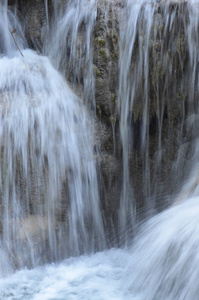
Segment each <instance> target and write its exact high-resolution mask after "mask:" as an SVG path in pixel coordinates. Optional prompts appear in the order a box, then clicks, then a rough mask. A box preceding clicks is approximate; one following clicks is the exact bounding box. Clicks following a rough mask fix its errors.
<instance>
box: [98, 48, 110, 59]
mask: <svg viewBox="0 0 199 300" xmlns="http://www.w3.org/2000/svg"><path fill="white" fill-rule="evenodd" d="M99 52H100V54H101V56H102V57H103V59H104V60H107V59H108V56H107V53H106V50H105V49H100V51H99Z"/></svg>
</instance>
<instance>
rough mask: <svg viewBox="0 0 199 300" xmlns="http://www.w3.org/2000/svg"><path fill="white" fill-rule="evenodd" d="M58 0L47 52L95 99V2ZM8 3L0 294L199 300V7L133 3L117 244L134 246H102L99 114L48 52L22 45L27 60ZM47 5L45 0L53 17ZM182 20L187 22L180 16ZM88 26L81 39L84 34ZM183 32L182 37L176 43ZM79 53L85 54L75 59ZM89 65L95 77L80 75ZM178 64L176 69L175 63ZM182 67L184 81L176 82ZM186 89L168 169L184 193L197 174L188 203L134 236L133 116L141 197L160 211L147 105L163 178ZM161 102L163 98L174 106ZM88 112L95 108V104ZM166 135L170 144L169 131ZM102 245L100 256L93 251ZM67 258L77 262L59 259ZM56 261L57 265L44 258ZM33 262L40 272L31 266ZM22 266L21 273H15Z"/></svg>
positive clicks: (125, 30) (1, 77)
mask: <svg viewBox="0 0 199 300" xmlns="http://www.w3.org/2000/svg"><path fill="white" fill-rule="evenodd" d="M52 3H53V4H54V9H55V18H58V19H59V20H57V23H56V19H55V20H54V25H53V28H51V29H50V30H52V31H51V34H52V32H53V36H54V37H55V41H56V42H54V44H53V42H52V43H50V47H49V48H48V47H46V48H45V53H47V54H49V57H50V59H51V60H52V63H53V64H54V65H55V66H56V67H57V69H60V70H61V71H62V73H64V69H65V67H64V66H63V65H62V63H64V64H66V65H67V66H68V67H69V68H75V70H74V72H73V74H75V76H74V78H73V80H71V81H72V82H73V87H75V88H76V87H77V86H78V84H82V80H83V81H84V84H83V85H84V88H85V90H84V91H83V93H81V94H82V95H84V97H85V100H86V102H87V104H89V101H90V99H91V98H92V93H93V90H94V81H93V80H94V79H93V74H92V72H91V70H92V69H93V67H92V66H91V64H92V45H91V33H92V30H93V26H94V22H95V19H96V6H95V5H96V2H95V1H88V2H87V1H83V0H82V1H73V2H72V1H68V3H67V5H66V6H63V5H62V3H61V2H60V1H57V2H56V1H53V2H52ZM86 3H87V5H88V6H86ZM3 4H4V6H3V9H0V116H1V118H0V122H1V129H0V149H1V151H0V155H1V156H0V160H1V171H0V187H1V189H0V199H1V200H0V201H1V202H0V216H1V219H0V234H1V238H0V299H2V300H4V299H6V300H7V299H8V300H9V299H10V300H13V299H24V300H26V299H27V300H40V299H42V300H45V299H46V300H50V299H62V300H65V299H81V300H83V299H85V300H88V299H92V300H95V299H96V300H99V299H103V300H106V299H107V300H110V299H114V300H115V299H118V300H121V299H125V300H128V299H129V300H130V299H131V300H132V299H135V300H155V299H162V300H166V299H168V300H176V299H179V300H190V299H197V298H198V297H199V291H198V278H199V274H198V268H197V265H198V263H199V261H198V260H199V257H198V247H199V245H198V244H199V243H198V234H197V231H198V226H199V220H198V201H199V199H198V195H199V191H198V134H197V132H196V131H197V130H196V129H195V126H196V128H199V127H198V121H197V116H198V101H197V99H198V88H199V87H198V67H197V62H198V53H197V49H198V36H197V32H198V18H197V13H196V11H197V10H196V8H195V6H194V5H195V3H194V2H193V3H192V2H189V3H188V4H187V6H186V5H185V6H183V5H182V6H181V5H180V4H179V3H177V4H176V3H174V5H173V4H172V5H170V1H169V3H168V5H167V4H165V3H164V5H163V6H162V7H161V6H158V2H156V1H155V2H152V3H151V2H149V1H146V2H144V1H142V0H140V1H134V2H132V1H130V0H129V1H127V7H126V12H125V16H124V19H123V22H122V23H121V35H120V82H119V99H120V103H119V111H120V134H121V143H122V148H123V187H122V191H121V201H120V209H119V212H118V215H119V235H120V242H121V244H122V245H126V246H127V245H128V247H126V249H122V250H121V249H110V250H106V251H104V248H105V234H104V228H103V223H102V217H101V212H100V201H99V195H98V183H97V173H96V168H95V161H94V156H93V140H92V131H91V130H90V127H91V124H90V122H91V121H90V119H91V118H90V117H88V114H87V113H86V110H85V107H84V105H83V104H82V102H81V100H80V99H79V98H78V97H77V96H75V95H74V93H73V92H72V91H71V89H70V88H69V87H68V85H67V84H66V82H65V80H64V79H63V77H62V76H61V75H60V74H59V73H58V71H56V70H55V69H54V68H53V67H52V65H51V63H50V61H49V59H48V58H47V57H43V56H39V55H38V54H36V53H35V52H33V51H32V50H28V49H25V47H24V46H23V43H21V42H20V40H19V41H18V40H17V42H18V44H19V46H20V48H21V50H22V52H23V54H24V57H22V56H21V55H20V53H19V51H18V50H17V48H16V44H15V43H14V42H13V39H12V35H11V33H10V31H8V30H7V27H5V26H3V24H8V28H9V26H10V27H12V28H13V27H14V28H15V27H16V26H14V25H12V21H11V20H13V19H12V18H14V16H13V15H12V14H11V13H10V19H9V18H7V14H6V10H5V9H7V1H4V3H3ZM47 4H48V1H45V5H46V6H45V7H46V14H47V8H48V7H47ZM156 4H157V6H156ZM178 5H179V6H178ZM157 7H158V8H157ZM88 8H89V9H90V10H89V9H88ZM185 8H186V13H185V14H183V12H184V9H185ZM87 9H88V10H87ZM11 16H12V17H11ZM58 16H59V17H58ZM3 18H4V23H2V22H1V20H2V19H3ZM177 18H179V19H180V26H178V23H175V21H176V19H177ZM124 20H125V21H124ZM15 22H17V21H16V20H15ZM9 23H10V24H11V25H10V24H9ZM49 27H50V26H49ZM17 28H20V26H19V25H17ZM176 29H178V30H176ZM80 31H81V34H82V32H83V35H81V34H80V35H79V32H80ZM176 32H178V35H177V37H176V39H175V40H172V38H171V40H170V39H169V40H168V36H169V37H173V36H175V35H176V34H177V33H176ZM182 33H183V34H184V36H183V37H184V44H185V45H184V44H182V37H181V34H182ZM63 36H64V37H66V39H64V38H63ZM81 36H84V37H86V38H85V41H86V42H85V44H84V46H83V47H82V46H81V43H80V44H78V43H79V42H80V40H81ZM5 38H6V39H7V41H6V40H5ZM69 43H70V46H69ZM184 48H186V49H188V52H187V53H188V54H187V55H188V56H187V57H186V59H183V54H181V53H180V51H179V50H181V49H184ZM176 49H177V50H176ZM66 50H67V51H69V53H68V54H67V55H68V57H69V62H68V60H67V55H66V52H67V51H66ZM79 51H80V52H79ZM82 52H84V55H82ZM10 53H11V54H10ZM157 53H158V54H157ZM176 53H178V56H177V58H176ZM155 54H157V55H156V56H155ZM82 56H83V57H85V60H84V62H82V61H80V62H79V61H78V59H80V58H81V57H82ZM150 59H151V60H150ZM175 59H176V60H177V63H176V61H175ZM160 62H161V63H162V65H161V64H160ZM178 63H179V64H178ZM85 64H86V65H88V69H86V70H87V71H88V74H86V73H84V72H83V73H82V66H84V65H85ZM178 65H180V70H179V69H178V70H176V66H178ZM178 72H181V73H182V74H183V76H182V79H181V81H180V83H178V84H177V80H179V78H178V77H177V75H178V74H177V73H178ZM181 73H180V74H181ZM80 74H81V76H80ZM151 78H152V80H151ZM187 78H189V79H190V81H189V84H188V88H187V86H186V85H185V83H186V82H187ZM170 81H172V85H171V84H170ZM90 84H91V85H90ZM151 85H152V86H151ZM184 89H187V90H188V95H189V96H187V97H185V98H188V100H189V99H190V101H191V105H190V107H188V108H186V109H185V106H186V105H187V106H188V104H186V105H185V103H184V102H185V99H184V98H183V97H182V100H183V101H184V102H183V101H182V104H180V105H181V106H180V107H182V115H180V116H181V118H182V119H181V120H182V125H181V131H180V136H179V138H178V140H177V142H179V153H177V154H176V156H175V159H176V160H175V163H174V166H173V168H172V172H171V173H172V174H173V180H174V185H175V184H176V189H177V190H179V189H180V188H181V186H182V185H183V183H184V180H185V178H188V175H187V174H189V173H190V177H189V180H187V182H186V184H185V185H184V187H183V189H182V192H181V194H180V195H179V197H178V199H177V200H176V202H179V203H180V204H179V205H176V206H173V207H171V208H170V209H168V210H166V211H164V212H162V213H161V214H159V215H157V216H155V217H153V218H151V219H150V220H149V221H147V222H146V223H145V224H144V225H143V226H142V227H141V229H140V231H139V233H138V235H137V237H136V238H135V240H134V241H132V231H133V230H134V227H135V225H136V222H137V219H139V216H138V215H137V211H136V209H137V208H136V205H137V201H138V199H136V198H135V196H134V191H133V184H134V182H133V180H134V178H133V177H132V174H131V169H130V167H129V165H130V163H131V160H132V158H131V155H132V147H133V145H134V143H135V140H133V137H135V134H134V128H133V129H132V126H131V125H132V123H133V124H135V123H136V122H137V123H136V124H138V125H139V126H138V127H139V129H140V132H141V134H140V136H139V143H138V144H139V151H140V153H141V154H142V158H143V165H144V166H145V168H144V171H143V174H142V175H143V176H142V183H143V190H144V195H145V198H144V199H145V200H144V201H145V204H147V203H146V202H147V201H149V202H150V206H151V207H152V208H153V207H154V206H155V204H156V203H155V201H154V202H153V201H152V196H153V195H156V193H157V194H158V192H157V190H158V191H159V186H158V184H157V185H155V188H154V190H153V189H152V187H151V185H150V184H151V177H152V175H153V174H152V172H151V169H152V168H151V164H150V160H151V157H150V147H151V146H150V138H151V136H150V122H151V119H150V114H149V112H150V111H151V110H152V107H154V106H155V109H154V111H153V113H154V115H155V117H154V116H153V117H154V118H155V120H156V119H157V123H156V125H157V132H158V133H157V141H156V143H157V147H156V149H157V151H156V152H155V153H154V157H155V163H154V166H153V170H155V171H154V172H155V175H153V176H154V180H157V179H158V177H159V176H160V172H159V170H160V169H161V167H162V166H163V159H162V158H163V156H164V155H165V152H164V151H165V149H164V147H165V145H163V142H162V135H163V133H162V128H163V123H164V122H166V120H167V119H168V118H169V117H168V118H167V114H168V115H169V110H171V107H172V106H171V103H172V102H177V101H176V100H177V98H178V97H177V96H176V97H174V98H170V96H171V95H177V94H178V93H179V92H181V93H183V92H184ZM170 90H172V92H173V94H172V93H171V94H170ZM154 91H155V96H154V98H153V96H152V92H154ZM137 99H138V100H139V101H138V100H137ZM161 101H162V102H161ZM152 102H153V105H151V103H152ZM138 103H139V105H140V106H137V105H138ZM161 103H164V104H165V103H166V107H167V108H166V109H167V112H166V113H165V108H164V107H163V106H164V105H161ZM88 106H89V105H88ZM90 107H92V108H93V107H94V102H92V104H91V105H90ZM165 116H166V117H165ZM174 121H175V120H173V119H172V118H171V119H169V121H168V132H167V133H168V136H170V134H171V135H172V128H173V127H172V125H173V122H174ZM185 125H186V126H185ZM184 127H186V130H188V129H190V131H194V134H195V135H194V136H195V141H194V142H191V146H190V149H189V153H190V154H189V160H188V163H187V164H185V165H183V166H180V165H181V164H182V163H181V162H182V159H183V157H184V154H183V153H182V149H184V148H183V147H185V145H184V144H183V142H184V140H183V134H184V133H183V131H184ZM168 141H169V143H171V142H172V137H171V140H169V138H168ZM136 142H137V141H136ZM188 164H189V166H187V165H188ZM193 166H194V167H193ZM180 170H181V173H184V174H183V175H181V174H179V173H180ZM190 171H191V172H190ZM156 172H157V174H156ZM165 180H166V179H165ZM160 191H161V189H160ZM159 194H160V193H159ZM176 194H177V192H176ZM193 196H194V197H195V198H192V199H189V197H193ZM185 199H187V200H186V201H185ZM149 214H150V213H149ZM107 234H109V233H107ZM129 245H130V246H129ZM100 249H101V250H103V251H102V252H98V253H95V254H89V253H92V252H94V251H97V250H100ZM79 254H84V255H83V256H79ZM88 254H89V255H88ZM68 256H76V257H73V258H68V259H66V260H64V261H62V262H60V260H63V259H64V258H66V257H68ZM77 256H78V257H77ZM49 262H54V263H53V264H51V265H47V264H46V263H49ZM38 265H40V266H39V267H37V266H38ZM41 265H43V266H41ZM25 266H28V267H31V268H32V267H33V269H32V270H27V269H25V268H24V267H25ZM16 268H20V269H22V270H20V271H17V272H16V273H15V274H13V275H10V273H12V272H13V270H16ZM8 275H9V276H8ZM4 276H7V278H3V277H4ZM107 282H108V284H107Z"/></svg>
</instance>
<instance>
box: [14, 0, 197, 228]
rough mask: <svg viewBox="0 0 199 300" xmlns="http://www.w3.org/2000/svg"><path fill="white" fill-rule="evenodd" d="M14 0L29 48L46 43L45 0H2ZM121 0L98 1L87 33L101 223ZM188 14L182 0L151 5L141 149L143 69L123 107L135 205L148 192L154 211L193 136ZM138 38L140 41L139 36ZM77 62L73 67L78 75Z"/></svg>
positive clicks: (113, 215) (116, 135) (113, 171)
mask: <svg viewBox="0 0 199 300" xmlns="http://www.w3.org/2000/svg"><path fill="white" fill-rule="evenodd" d="M16 2H17V5H18V8H19V15H20V18H21V19H22V20H24V23H23V24H24V26H25V32H26V37H27V39H28V42H29V45H30V47H32V48H34V49H36V50H41V49H42V46H43V44H44V42H45V28H46V13H45V2H44V1H43V0H35V1H31V0H30V1H28V0H26V1H25V0H18V1H14V0H10V1H9V4H10V5H13V4H16ZM125 2H126V1H125V0H124V1H121V0H117V1H116V0H115V1H114V0H99V1H98V3H97V18H96V24H95V27H94V32H93V36H92V45H93V72H94V77H95V101H96V115H97V119H98V120H97V123H98V125H97V127H96V128H97V130H96V134H97V135H98V140H100V143H98V145H97V146H96V145H95V146H96V147H97V148H98V149H99V150H100V157H99V159H98V167H99V169H98V170H99V178H100V192H101V203H102V210H103V215H104V219H105V222H106V223H107V224H111V222H112V224H117V211H118V209H119V201H120V191H121V186H122V146H121V140H120V130H119V123H120V116H119V101H122V100H123V99H119V92H118V91H119V71H120V70H119V57H120V47H119V44H120V32H119V31H120V30H119V26H120V21H121V18H122V15H123V14H124V11H125ZM49 11H50V13H51V11H52V3H51V1H49ZM166 14H167V15H166ZM188 15H189V12H188V9H187V3H186V2H183V3H182V4H180V3H178V2H170V4H169V5H166V3H165V2H163V1H162V2H160V3H159V4H157V7H156V9H155V12H154V16H153V24H152V29H151V36H150V45H149V53H148V55H149V73H148V81H149V84H148V87H149V89H148V92H149V105H148V111H147V114H148V121H147V122H148V143H147V147H145V148H144V149H143V148H142V147H141V135H142V128H143V110H144V102H143V98H144V95H143V94H144V93H143V89H144V82H145V80H146V78H145V77H144V75H143V82H142V84H141V83H140V86H138V88H137V91H136V96H135V99H134V104H133V106H132V107H130V108H129V123H128V126H130V128H131V130H130V138H131V139H132V140H133V142H132V143H131V145H130V152H129V170H130V176H131V181H132V184H133V188H134V196H135V199H136V203H137V210H138V212H140V211H141V212H142V211H143V210H146V209H147V207H148V201H149V200H148V198H151V199H152V198H153V202H154V208H155V210H161V209H162V207H163V206H165V205H168V204H169V202H168V201H167V200H166V198H167V197H168V195H172V194H174V193H175V191H176V187H177V188H178V185H179V183H180V182H181V181H182V180H183V179H184V178H186V176H187V172H186V169H184V171H183V172H184V173H183V174H180V176H179V177H180V178H178V176H177V174H178V171H179V165H180V164H181V165H182V164H184V165H187V160H189V159H190V157H191V155H190V153H191V152H190V149H191V141H192V139H193V138H196V137H197V136H196V135H195V134H194V131H193V130H192V129H193V126H194V125H193V124H195V121H194V122H189V120H190V116H191V115H192V114H193V112H194V109H195V107H196V99H197V92H196V91H194V92H193V93H192V94H191V93H190V90H189V87H188V85H189V80H190V79H189V78H190V62H189V49H188V46H187V45H188V35H187V24H188V22H189V18H188ZM171 16H172V17H171ZM168 24H169V25H168ZM141 34H142V33H141V32H138V33H137V41H136V43H137V48H136V47H134V50H133V51H134V53H133V55H132V62H131V70H134V69H135V67H136V63H137V59H136V58H137V57H138V55H139V47H138V41H139V38H140V35H141ZM80 35H81V34H80ZM142 39H143V46H144V42H145V41H144V35H142ZM79 41H80V42H81V43H83V42H84V39H81V36H80V38H79ZM136 43H135V45H136ZM67 55H68V54H67ZM66 66H67V63H66ZM82 69H83V67H82ZM82 69H81V70H80V73H81V72H82V74H83V71H82ZM72 72H73V70H70V72H69V73H68V74H66V77H67V80H68V81H71V82H72V81H73V78H74V77H75V75H74V74H73V73H72ZM132 74H133V71H132V73H129V76H131V75H132ZM79 77H80V78H81V77H82V75H81V74H80V75H79ZM83 88H84V81H83V79H80V80H79V91H78V92H79V94H80V95H81V96H82V93H83ZM190 96H191V98H192V99H191V101H190ZM196 125H197V124H196ZM98 129H99V130H98ZM180 147H181V148H182V149H184V151H183V155H182V156H181V158H180V162H179V161H178V162H177V163H176V164H175V168H174V167H172V166H173V163H174V162H175V161H177V158H179V157H180V154H179V153H180V152H179V149H180ZM146 157H147V158H146ZM174 177H175V178H176V179H175V180H174V179H173V178H174ZM179 187H180V186H179ZM164 195H165V197H164ZM164 198H165V199H164ZM160 199H161V200H160ZM162 199H163V200H164V201H163V200H162ZM110 220H111V222H110ZM110 227H111V226H110ZM114 227H116V226H114ZM110 230H111V228H110Z"/></svg>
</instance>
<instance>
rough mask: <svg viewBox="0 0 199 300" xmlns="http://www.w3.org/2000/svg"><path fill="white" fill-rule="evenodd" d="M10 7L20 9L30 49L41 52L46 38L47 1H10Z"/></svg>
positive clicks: (20, 16) (19, 12)
mask: <svg viewBox="0 0 199 300" xmlns="http://www.w3.org/2000/svg"><path fill="white" fill-rule="evenodd" d="M8 5H10V6H14V5H16V7H17V8H18V14H19V18H20V19H21V21H22V23H23V26H24V29H25V35H26V38H27V41H28V44H29V47H30V48H33V49H35V50H38V51H41V50H42V47H43V43H44V41H45V38H46V36H45V35H46V12H45V1H41V0H35V1H25V0H18V1H16V0H9V1H8Z"/></svg>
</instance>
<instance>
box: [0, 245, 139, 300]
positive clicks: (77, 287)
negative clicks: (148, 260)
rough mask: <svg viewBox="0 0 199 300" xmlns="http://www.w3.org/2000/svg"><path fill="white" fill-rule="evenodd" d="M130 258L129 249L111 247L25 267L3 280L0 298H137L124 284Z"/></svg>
mask: <svg viewBox="0 0 199 300" xmlns="http://www.w3.org/2000/svg"><path fill="white" fill-rule="evenodd" d="M129 260H130V256H129V254H128V252H127V251H124V250H116V249H112V250H109V251H106V252H100V253H96V254H94V255H92V256H81V257H78V258H75V259H68V260H65V261H63V262H62V263H61V264H58V265H56V264H54V265H49V266H44V267H40V268H36V269H34V270H23V271H20V272H17V273H16V274H15V275H13V276H12V277H9V278H7V279H3V280H2V279H1V280H0V299H1V300H4V299H6V300H13V299H16V300H18V299H23V300H40V299H42V300H53V299H54V300H55V299H56V300H65V299H67V300H77V299H78V300H80V299H81V300H91V299H92V300H100V299H101V300H121V299H131V300H132V299H133V300H134V299H137V298H134V297H133V298H132V293H131V297H130V298H129V297H128V294H127V293H126V292H125V291H124V288H123V284H124V282H123V279H122V275H123V270H124V267H125V265H126V264H127V263H129Z"/></svg>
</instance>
